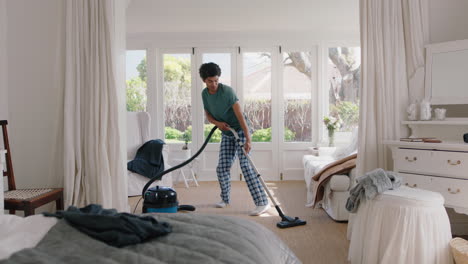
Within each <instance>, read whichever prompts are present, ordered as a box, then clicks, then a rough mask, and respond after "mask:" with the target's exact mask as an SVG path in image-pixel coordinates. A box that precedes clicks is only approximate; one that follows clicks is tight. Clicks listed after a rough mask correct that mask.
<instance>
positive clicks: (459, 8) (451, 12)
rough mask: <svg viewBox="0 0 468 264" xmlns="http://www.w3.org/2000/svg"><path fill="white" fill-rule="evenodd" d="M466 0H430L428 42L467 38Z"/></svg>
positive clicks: (467, 8)
mask: <svg viewBox="0 0 468 264" xmlns="http://www.w3.org/2000/svg"><path fill="white" fill-rule="evenodd" d="M467 13H468V1H466V0H450V1H441V0H430V1H429V20H430V21H429V23H430V42H431V43H438V42H445V41H452V40H460V39H468V30H467V29H468V16H467V15H466V14H467Z"/></svg>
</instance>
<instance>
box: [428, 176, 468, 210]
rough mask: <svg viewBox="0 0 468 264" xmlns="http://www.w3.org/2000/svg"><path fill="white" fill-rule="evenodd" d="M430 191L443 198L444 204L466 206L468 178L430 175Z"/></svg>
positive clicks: (467, 200) (467, 201)
mask: <svg viewBox="0 0 468 264" xmlns="http://www.w3.org/2000/svg"><path fill="white" fill-rule="evenodd" d="M431 185H432V189H431V190H432V191H435V192H439V193H441V194H442V196H444V198H445V205H447V206H454V207H466V206H467V204H468V180H458V179H450V178H443V177H431Z"/></svg>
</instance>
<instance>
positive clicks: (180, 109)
mask: <svg viewBox="0 0 468 264" xmlns="http://www.w3.org/2000/svg"><path fill="white" fill-rule="evenodd" d="M190 58H191V55H190V54H164V56H163V66H164V76H163V77H164V122H165V127H164V134H165V140H166V142H167V143H182V142H184V141H187V142H191V140H192V103H191V87H192V73H191V68H190V67H191V62H190Z"/></svg>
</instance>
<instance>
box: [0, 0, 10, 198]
mask: <svg viewBox="0 0 468 264" xmlns="http://www.w3.org/2000/svg"><path fill="white" fill-rule="evenodd" d="M6 36H7V11H6V0H0V58H1V59H0V120H4V119H8V88H7V85H8V82H7V78H8V72H7V60H6V59H5V58H6V56H7V46H6V45H7V40H6ZM2 145H3V144H2V143H0V148H1V146H2ZM2 201H3V199H2Z"/></svg>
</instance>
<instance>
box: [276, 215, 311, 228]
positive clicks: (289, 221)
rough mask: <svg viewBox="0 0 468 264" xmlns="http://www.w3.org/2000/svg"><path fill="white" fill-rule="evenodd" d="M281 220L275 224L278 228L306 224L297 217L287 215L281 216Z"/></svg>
mask: <svg viewBox="0 0 468 264" xmlns="http://www.w3.org/2000/svg"><path fill="white" fill-rule="evenodd" d="M282 220H283V221H281V222H278V223H277V224H276V226H277V227H279V228H288V227H294V226H301V225H305V224H307V222H306V221H304V220H301V219H299V218H298V217H296V218H291V217H287V218H283V219H282Z"/></svg>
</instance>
